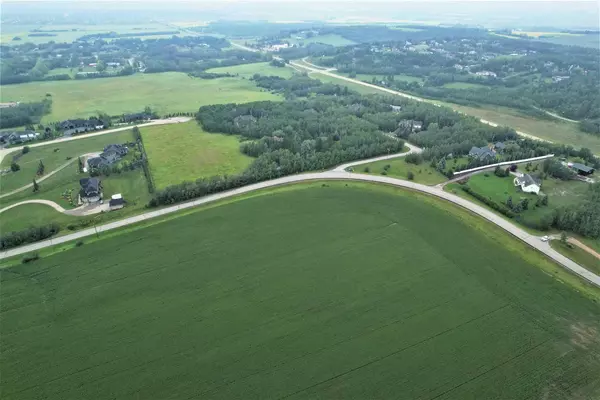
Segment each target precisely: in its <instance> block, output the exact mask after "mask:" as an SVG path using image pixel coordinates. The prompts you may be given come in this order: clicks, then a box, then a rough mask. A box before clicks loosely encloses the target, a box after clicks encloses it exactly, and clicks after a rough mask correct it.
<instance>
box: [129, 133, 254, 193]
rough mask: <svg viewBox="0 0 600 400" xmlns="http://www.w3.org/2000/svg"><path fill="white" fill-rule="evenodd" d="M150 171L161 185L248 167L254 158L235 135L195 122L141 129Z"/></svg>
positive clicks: (158, 184) (228, 172)
mask: <svg viewBox="0 0 600 400" xmlns="http://www.w3.org/2000/svg"><path fill="white" fill-rule="evenodd" d="M141 132H142V137H143V140H144V147H145V149H146V153H147V154H148V160H149V162H150V171H151V172H152V176H153V178H154V182H155V184H156V186H157V187H158V188H164V187H166V186H169V185H173V184H177V183H181V182H183V181H195V180H196V179H198V178H208V177H211V176H215V175H232V174H237V173H240V172H242V171H244V170H245V169H246V167H248V165H250V163H251V162H252V158H251V157H248V156H246V155H244V154H242V153H241V152H240V142H239V140H238V138H237V137H235V136H228V135H221V134H215V133H208V132H205V131H204V130H203V129H202V127H201V126H200V125H198V124H197V123H196V122H195V121H190V122H187V123H183V124H172V125H162V126H161V125H159V126H152V127H145V128H142V129H141Z"/></svg>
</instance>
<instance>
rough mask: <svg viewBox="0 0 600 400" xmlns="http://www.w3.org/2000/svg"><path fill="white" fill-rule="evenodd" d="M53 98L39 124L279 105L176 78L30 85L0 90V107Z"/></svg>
mask: <svg viewBox="0 0 600 400" xmlns="http://www.w3.org/2000/svg"><path fill="white" fill-rule="evenodd" d="M46 93H50V94H51V95H52V100H53V103H52V112H51V113H50V114H49V115H46V116H44V118H43V120H42V122H54V121H60V120H64V119H69V118H76V117H89V116H92V115H96V114H97V113H98V112H99V111H103V112H106V113H108V114H110V115H119V114H122V113H128V112H140V111H142V110H143V109H144V107H145V106H150V107H151V108H152V109H153V110H155V111H156V112H157V113H158V114H161V115H162V114H166V113H171V112H191V111H197V110H198V108H199V107H200V106H203V105H207V104H219V103H246V102H250V101H260V100H278V99H280V97H278V96H276V95H274V94H271V93H269V92H267V91H261V90H260V89H259V88H258V87H256V86H255V85H254V83H253V82H251V81H248V80H245V79H240V78H220V79H199V78H191V77H189V76H188V75H186V74H184V73H180V72H165V73H160V74H135V75H130V76H125V77H117V78H101V79H85V80H71V81H49V82H31V83H24V84H19V85H6V86H3V87H2V92H1V93H0V101H2V102H5V101H39V100H40V99H42V98H43V97H44V96H45V95H46Z"/></svg>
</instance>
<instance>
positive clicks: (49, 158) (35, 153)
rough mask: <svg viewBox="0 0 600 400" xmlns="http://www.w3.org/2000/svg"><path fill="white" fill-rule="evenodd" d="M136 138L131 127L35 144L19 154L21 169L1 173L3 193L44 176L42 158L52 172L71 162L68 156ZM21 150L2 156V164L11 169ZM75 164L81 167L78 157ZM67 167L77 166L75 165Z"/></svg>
mask: <svg viewBox="0 0 600 400" xmlns="http://www.w3.org/2000/svg"><path fill="white" fill-rule="evenodd" d="M133 141H134V138H133V134H132V133H131V130H125V131H120V132H115V133H109V134H106V135H100V136H93V137H90V138H82V139H77V140H71V141H68V142H62V143H55V144H48V145H46V146H39V147H31V148H30V151H29V153H26V154H23V155H22V156H20V157H18V160H17V161H16V162H17V164H19V166H20V167H21V169H20V170H19V171H17V172H11V173H8V174H6V175H2V176H1V177H0V193H2V194H4V193H7V192H11V191H13V190H15V189H18V188H20V187H22V186H24V185H27V184H30V183H32V180H33V179H34V178H37V179H39V178H42V177H43V176H41V177H38V176H37V170H38V166H39V163H40V160H41V161H42V162H43V163H44V167H45V169H44V173H45V174H49V173H50V172H52V171H54V170H55V169H57V168H59V167H60V166H62V165H64V164H65V163H67V162H69V160H68V158H71V160H73V159H76V158H77V157H79V156H81V155H83V154H88V153H96V152H98V153H100V152H102V151H103V150H104V146H106V145H108V144H111V143H116V144H123V143H127V142H133ZM21 153H22V151H21V150H15V151H14V152H12V153H9V154H8V155H6V156H5V157H4V158H3V159H2V163H1V164H0V168H1V169H10V164H11V163H12V160H13V157H14V156H15V155H18V154H21ZM72 165H73V168H74V169H75V170H76V169H77V167H78V163H77V160H74V161H73V164H72ZM67 168H70V169H73V168H71V166H69V167H67ZM51 178H52V177H51ZM51 178H49V179H51ZM40 185H41V183H40Z"/></svg>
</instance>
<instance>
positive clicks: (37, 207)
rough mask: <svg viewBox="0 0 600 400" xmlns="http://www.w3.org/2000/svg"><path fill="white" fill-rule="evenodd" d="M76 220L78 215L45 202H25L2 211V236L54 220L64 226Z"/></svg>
mask: <svg viewBox="0 0 600 400" xmlns="http://www.w3.org/2000/svg"><path fill="white" fill-rule="evenodd" d="M76 220H77V217H72V216H69V215H65V214H62V213H60V212H58V211H56V210H55V209H54V208H52V207H50V206H47V205H44V204H23V205H20V206H18V207H15V208H11V209H10V210H8V211H4V212H2V213H0V236H3V235H5V234H7V233H9V232H13V231H21V230H24V229H27V228H29V227H31V226H42V225H47V224H50V223H52V222H55V223H57V224H59V225H61V226H62V227H63V228H64V227H65V226H66V225H67V224H69V223H71V222H74V221H76Z"/></svg>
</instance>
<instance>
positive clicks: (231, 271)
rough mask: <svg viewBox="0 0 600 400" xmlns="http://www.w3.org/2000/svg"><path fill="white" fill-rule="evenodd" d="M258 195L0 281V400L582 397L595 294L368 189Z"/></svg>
mask: <svg viewBox="0 0 600 400" xmlns="http://www.w3.org/2000/svg"><path fill="white" fill-rule="evenodd" d="M270 193H271V194H270V195H268V196H267V195H262V196H254V197H250V198H248V199H246V200H243V201H237V202H232V203H229V204H227V205H221V206H218V207H209V208H207V209H204V210H203V211H200V212H195V213H188V214H187V215H186V217H185V218H176V219H171V220H169V221H167V222H163V223H160V224H155V225H152V226H150V227H147V228H144V229H141V230H136V231H134V232H128V233H123V234H121V235H117V236H111V237H108V238H106V239H103V240H97V241H95V242H94V243H86V244H85V245H83V246H81V247H77V248H73V249H71V250H68V251H63V252H60V253H57V254H54V255H52V256H49V257H45V258H42V259H40V260H38V261H36V262H34V263H32V264H25V265H16V266H14V267H11V268H9V269H4V270H1V271H0V281H1V284H2V291H1V292H0V300H1V302H0V304H1V310H0V316H1V317H2V325H1V326H0V333H1V335H0V345H1V346H2V349H3V361H2V363H0V372H1V373H2V378H3V379H2V386H3V388H2V389H3V393H2V394H3V398H4V399H7V400H10V399H17V398H18V399H22V398H41V397H44V398H46V399H66V398H86V399H94V398H98V399H105V398H142V399H143V398H157V399H160V398H211V399H219V398H223V399H233V398H245V399H251V398H283V397H291V398H295V399H300V398H362V399H367V398H369V399H374V398H390V397H397V396H398V393H402V396H403V397H405V398H411V399H416V398H443V399H461V400H462V399H466V398H471V399H494V398H495V399H528V398H544V397H548V398H582V399H583V398H589V399H591V398H597V397H598V395H600V376H599V375H598V368H600V342H599V341H598V338H597V332H598V330H600V308H599V307H598V304H597V303H596V302H594V301H593V300H592V298H595V299H596V301H598V299H600V293H598V291H597V290H596V289H592V288H589V287H584V286H583V285H584V284H583V283H579V285H581V287H582V289H581V290H582V291H578V290H573V289H572V288H571V287H570V286H568V285H567V284H565V282H566V281H569V282H573V281H574V278H572V277H571V276H570V275H567V274H566V273H564V272H562V269H560V267H558V266H556V265H555V264H552V263H551V262H550V261H548V260H547V259H545V258H544V257H542V256H541V255H540V254H538V253H536V252H535V251H533V250H532V249H530V248H528V247H527V246H526V245H524V244H522V243H520V242H518V241H516V240H515V239H513V238H512V237H510V236H508V235H507V234H506V233H504V232H500V231H499V228H496V227H494V226H492V225H489V224H487V223H486V222H484V221H483V220H481V219H478V218H476V217H474V216H472V215H471V214H468V213H467V212H465V211H463V210H461V209H459V208H457V207H454V206H450V205H448V204H446V203H443V204H442V203H440V202H439V201H438V200H435V199H432V198H429V197H425V196H422V195H419V194H416V193H412V192H408V191H402V190H399V189H395V188H389V187H386V186H377V187H376V186H372V185H361V184H354V183H341V182H339V183H338V182H336V183H325V184H323V183H315V184H311V185H298V186H296V187H294V188H291V189H290V188H289V187H286V188H284V189H283V190H279V191H277V190H275V191H271V192H270ZM553 271H557V274H559V275H560V274H562V275H561V277H564V279H565V280H558V279H554V278H553V276H552V274H553V273H554V272H553ZM548 272H550V273H548ZM584 293H587V295H586V294H584ZM588 296H589V297H588Z"/></svg>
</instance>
